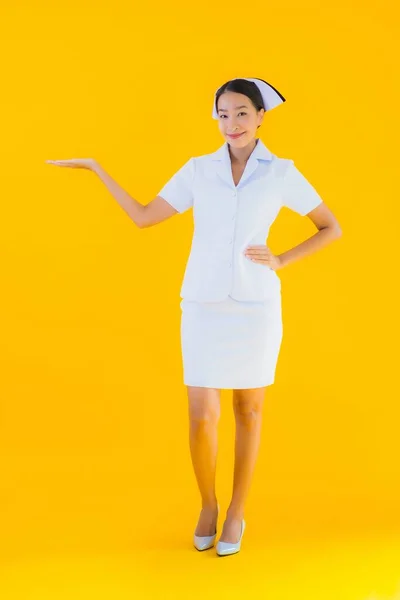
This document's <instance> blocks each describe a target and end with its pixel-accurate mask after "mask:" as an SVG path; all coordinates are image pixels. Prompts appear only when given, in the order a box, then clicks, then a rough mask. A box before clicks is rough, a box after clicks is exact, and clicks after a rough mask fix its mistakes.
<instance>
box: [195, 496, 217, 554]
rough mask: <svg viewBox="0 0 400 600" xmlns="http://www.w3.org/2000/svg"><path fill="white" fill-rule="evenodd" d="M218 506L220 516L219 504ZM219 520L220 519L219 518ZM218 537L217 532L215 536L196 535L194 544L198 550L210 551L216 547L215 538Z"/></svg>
mask: <svg viewBox="0 0 400 600" xmlns="http://www.w3.org/2000/svg"><path fill="white" fill-rule="evenodd" d="M217 506H218V514H219V504H218V505H217ZM217 518H218V517H217ZM215 529H217V528H215ZM216 537H217V531H215V533H214V535H194V536H193V543H194V546H195V548H197V550H200V551H202V550H208V549H209V548H212V547H213V546H214V542H215V538H216Z"/></svg>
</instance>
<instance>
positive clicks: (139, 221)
mask: <svg viewBox="0 0 400 600" xmlns="http://www.w3.org/2000/svg"><path fill="white" fill-rule="evenodd" d="M91 170H92V171H93V172H94V173H95V174H96V175H97V176H98V177H99V179H100V180H101V181H102V182H103V183H104V185H105V186H106V188H107V189H108V191H109V192H110V193H111V195H112V196H113V197H114V198H115V200H116V201H117V202H118V204H119V205H120V206H121V208H123V210H124V211H125V212H126V214H127V215H128V216H129V217H130V218H131V219H132V221H133V222H134V223H135V225H137V227H139V228H140V229H144V228H145V227H152V226H153V225H157V224H158V223H161V222H162V221H165V220H166V219H169V218H170V217H172V216H173V215H176V214H178V211H177V210H176V209H175V208H174V207H173V206H171V204H169V203H168V202H167V201H166V200H164V198H162V197H161V196H156V197H155V198H154V200H152V201H151V202H149V204H146V205H144V204H140V202H138V201H137V200H135V199H134V198H132V196H130V195H129V194H128V192H126V191H125V190H124V189H123V188H122V187H121V186H120V185H119V184H118V183H117V182H116V181H115V180H114V179H113V178H112V177H111V175H109V174H108V173H107V172H106V171H105V170H104V169H103V167H102V166H101V165H99V163H95V164H94V165H93V167H92V169H91Z"/></svg>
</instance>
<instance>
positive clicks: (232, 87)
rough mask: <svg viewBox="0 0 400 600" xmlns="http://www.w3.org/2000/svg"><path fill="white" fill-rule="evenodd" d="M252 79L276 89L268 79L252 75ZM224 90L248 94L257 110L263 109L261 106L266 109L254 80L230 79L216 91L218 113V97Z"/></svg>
mask: <svg viewBox="0 0 400 600" xmlns="http://www.w3.org/2000/svg"><path fill="white" fill-rule="evenodd" d="M252 79H258V81H263V82H264V83H266V84H268V85H270V86H271V87H272V88H273V89H274V90H275V88H274V86H272V85H271V84H270V83H268V81H264V79H259V78H258V77H252ZM275 91H276V93H277V94H279V92H278V90H275ZM224 92H236V93H237V94H243V95H244V96H247V97H248V98H249V100H250V102H251V103H252V104H253V106H254V108H255V109H256V110H257V112H258V111H259V110H261V108H263V109H264V110H266V107H265V106H264V101H263V98H262V95H261V92H260V90H259V89H258V87H257V85H256V84H255V83H254V81H247V79H230V80H229V81H227V82H226V83H224V84H223V85H221V87H220V88H218V90H217V92H216V95H215V110H216V111H217V113H218V98H219V97H220V96H221V94H223V93H224ZM279 95H280V96H281V98H282V99H283V100H284V98H283V96H282V95H281V94H279ZM259 127H260V125H258V126H257V129H258V128H259Z"/></svg>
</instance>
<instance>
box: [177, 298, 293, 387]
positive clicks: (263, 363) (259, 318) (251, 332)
mask: <svg viewBox="0 0 400 600" xmlns="http://www.w3.org/2000/svg"><path fill="white" fill-rule="evenodd" d="M180 306H181V311H182V312H181V350H182V360H183V372H184V384H185V385H191V386H199V387H212V388H218V389H231V390H233V389H249V388H256V387H264V386H267V385H271V384H273V383H274V380H275V369H276V365H277V361H278V355H279V350H280V347H281V342H282V336H283V324H282V308H281V292H280V291H279V293H277V294H276V295H274V296H273V297H272V298H270V299H268V300H264V301H262V302H243V301H238V300H234V299H233V298H231V297H230V296H229V297H228V298H227V299H226V300H223V301H222V302H194V301H189V300H185V299H182V301H181V304H180Z"/></svg>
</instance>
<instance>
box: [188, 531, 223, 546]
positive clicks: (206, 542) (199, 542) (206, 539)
mask: <svg viewBox="0 0 400 600" xmlns="http://www.w3.org/2000/svg"><path fill="white" fill-rule="evenodd" d="M216 537H217V534H216V533H215V534H214V535H205V536H199V535H195V536H194V538H193V543H194V545H195V547H196V548H197V550H207V549H208V548H212V546H214V542H215V538H216Z"/></svg>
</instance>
